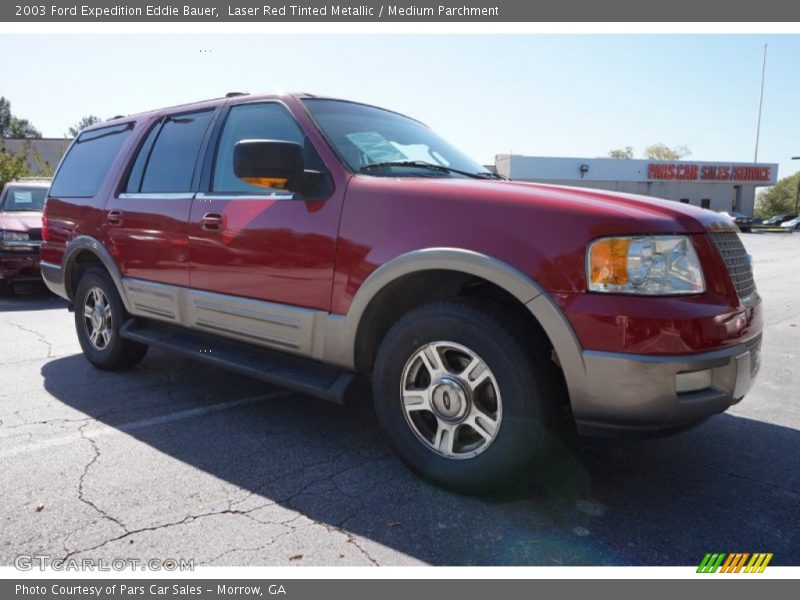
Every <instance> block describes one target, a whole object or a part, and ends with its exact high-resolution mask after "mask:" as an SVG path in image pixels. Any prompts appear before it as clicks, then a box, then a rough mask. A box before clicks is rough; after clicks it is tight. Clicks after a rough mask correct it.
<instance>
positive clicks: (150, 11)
mask: <svg viewBox="0 0 800 600" xmlns="http://www.w3.org/2000/svg"><path fill="white" fill-rule="evenodd" d="M0 19H1V20H2V21H18V22H77V21H82V22H112V21H130V22H157V21H166V22H169V21H194V22H225V21H234V22H290V21H292V22H347V21H350V22H381V21H386V22H465V23H467V22H642V21H653V22H658V21H666V22H697V21H700V22H770V21H774V22H787V21H800V3H797V2H786V0H761V2H758V3H757V4H752V3H732V2H728V1H726V0H713V1H711V0H705V1H703V0H701V1H699V2H698V1H697V0H671V1H670V2H642V1H641V0H605V1H604V2H597V1H596V0H571V1H570V2H521V1H520V0H437V1H436V2H431V1H426V0H418V1H413V2H401V3H396V4H392V3H379V2H374V1H372V2H370V1H368V0H362V1H361V2H358V1H356V2H336V1H325V0H295V2H291V1H290V2H280V1H279V2H271V0H191V1H183V2H158V0H149V1H147V0H128V1H119V2H114V1H113V0H111V1H109V0H102V1H101V0H85V1H84V2H81V1H77V2H76V1H75V0H55V1H53V0H50V1H48V2H30V1H27V0H25V1H19V2H12V3H3V4H2V5H0Z"/></svg>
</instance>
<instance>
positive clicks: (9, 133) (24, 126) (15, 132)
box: [0, 96, 42, 139]
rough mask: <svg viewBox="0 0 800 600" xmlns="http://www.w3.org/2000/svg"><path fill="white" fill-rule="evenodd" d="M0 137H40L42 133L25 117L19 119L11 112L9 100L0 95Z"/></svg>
mask: <svg viewBox="0 0 800 600" xmlns="http://www.w3.org/2000/svg"><path fill="white" fill-rule="evenodd" d="M0 137H4V138H29V139H31V138H40V137H42V134H41V133H40V132H39V130H38V129H36V128H35V127H34V126H33V125H31V123H30V122H29V121H28V120H27V119H20V118H19V117H16V116H14V114H13V113H12V112H11V102H9V101H8V99H7V98H5V97H4V96H0Z"/></svg>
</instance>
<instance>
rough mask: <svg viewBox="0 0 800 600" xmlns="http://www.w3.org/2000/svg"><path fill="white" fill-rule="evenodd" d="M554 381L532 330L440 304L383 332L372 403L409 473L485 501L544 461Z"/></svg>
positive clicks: (493, 314)
mask: <svg viewBox="0 0 800 600" xmlns="http://www.w3.org/2000/svg"><path fill="white" fill-rule="evenodd" d="M559 378H560V375H559V373H558V369H557V367H556V366H555V364H554V363H553V362H552V361H551V359H550V352H549V346H548V344H547V343H546V340H545V339H544V338H543V335H542V334H541V332H540V331H538V330H536V329H534V328H533V327H526V326H522V327H520V325H519V324H517V323H515V322H514V321H512V320H511V319H509V318H508V317H506V316H503V314H502V313H501V312H500V311H498V310H497V309H492V308H491V307H489V306H487V305H485V304H483V303H477V302H472V301H453V302H441V303H435V304H429V305H425V306H422V307H420V308H418V309H416V310H414V311H412V312H410V313H409V314H407V315H406V316H404V317H403V318H402V319H400V320H399V321H398V322H397V323H396V324H395V325H394V326H393V327H392V328H391V329H390V331H389V333H388V334H387V335H386V337H385V338H384V341H383V343H382V344H381V347H380V349H379V351H378V355H377V357H376V361H375V369H374V371H373V396H374V402H375V410H376V413H377V416H378V420H379V421H380V423H381V426H382V428H383V430H384V431H385V433H386V435H387V437H388V438H389V441H390V442H391V444H392V446H393V447H394V449H395V451H396V452H397V454H398V455H399V456H400V458H401V459H402V460H403V462H404V463H405V464H406V465H407V466H408V467H410V468H411V469H412V470H413V471H415V472H416V473H418V474H420V475H421V476H423V477H424V478H426V479H428V480H430V481H432V482H434V483H436V484H438V485H441V486H443V487H446V488H450V489H453V490H457V491H461V492H467V493H486V492H491V491H494V490H497V489H500V488H505V487H509V486H510V485H512V484H515V483H517V482H519V481H521V480H523V479H525V478H526V476H527V475H528V474H530V473H531V472H532V470H533V469H534V467H535V466H536V465H537V463H539V462H541V461H543V460H545V456H546V449H547V448H548V447H549V446H550V441H551V436H552V433H551V425H552V423H553V420H554V415H555V414H556V413H557V411H558V404H559V401H560V398H559V395H558V389H559V381H560V379H559Z"/></svg>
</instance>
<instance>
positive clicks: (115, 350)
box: [75, 268, 127, 370]
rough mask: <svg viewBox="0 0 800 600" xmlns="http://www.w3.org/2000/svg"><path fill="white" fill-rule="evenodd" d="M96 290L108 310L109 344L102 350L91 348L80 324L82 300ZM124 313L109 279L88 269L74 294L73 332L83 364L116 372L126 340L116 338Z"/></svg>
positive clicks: (123, 319)
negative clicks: (83, 358) (104, 299)
mask: <svg viewBox="0 0 800 600" xmlns="http://www.w3.org/2000/svg"><path fill="white" fill-rule="evenodd" d="M95 287H97V288H99V289H100V290H101V291H102V292H103V294H105V296H106V298H107V299H108V302H109V304H110V306H111V342H110V343H109V344H108V346H107V347H106V348H104V349H103V350H98V349H96V348H95V347H93V346H92V344H91V342H90V341H89V336H88V334H87V332H86V326H85V324H84V316H83V308H84V305H85V303H86V297H87V296H88V294H89V292H90V291H91V290H92V289H93V288H95ZM126 316H127V312H126V311H125V306H124V305H123V304H122V299H121V298H120V296H119V292H117V288H116V286H115V285H114V282H113V281H112V279H111V277H110V276H109V275H108V273H106V272H105V271H104V270H102V269H99V268H90V269H88V270H87V271H86V272H85V273H84V274H83V276H82V277H81V279H80V281H79V282H78V287H77V289H76V291H75V329H76V331H77V334H78V341H79V342H80V345H81V349H82V350H83V354H84V356H85V357H86V358H87V360H88V361H89V362H90V363H92V364H93V365H95V366H96V367H99V368H101V369H109V370H110V369H116V368H118V367H119V366H120V365H121V364H122V363H124V362H125V351H126V344H125V342H126V340H124V339H122V338H121V337H120V335H119V328H120V327H121V326H122V324H123V323H124V321H125V318H126Z"/></svg>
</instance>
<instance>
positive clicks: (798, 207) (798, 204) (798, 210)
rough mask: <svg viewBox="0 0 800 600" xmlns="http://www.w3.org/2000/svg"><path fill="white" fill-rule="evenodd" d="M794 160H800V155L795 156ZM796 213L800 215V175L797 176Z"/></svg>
mask: <svg viewBox="0 0 800 600" xmlns="http://www.w3.org/2000/svg"><path fill="white" fill-rule="evenodd" d="M792 160H800V156H793V157H792ZM794 214H796V215H800V177H798V178H797V193H796V194H795V196H794Z"/></svg>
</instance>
